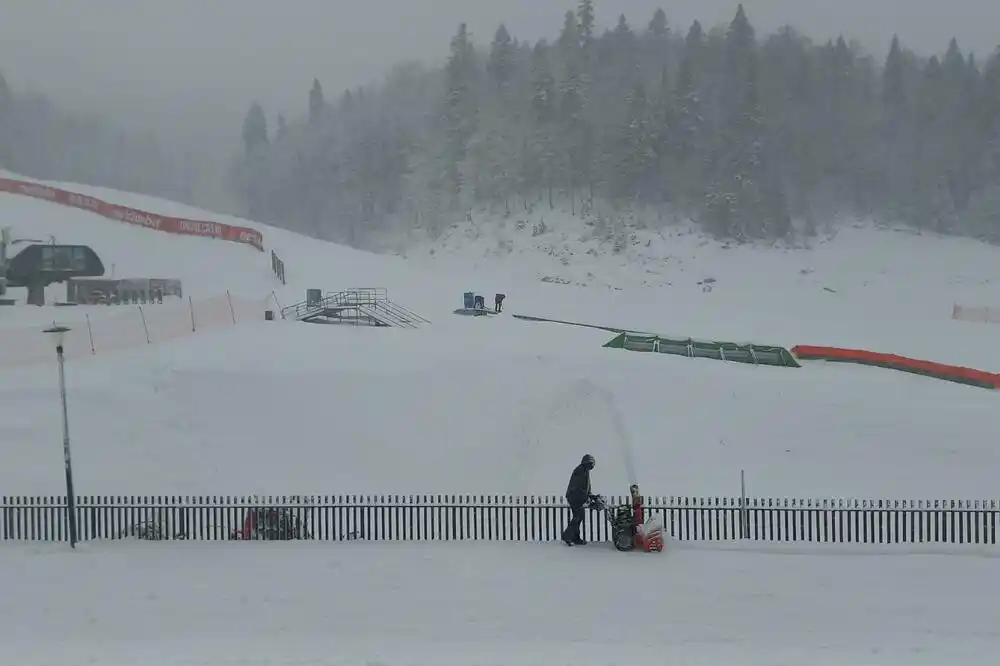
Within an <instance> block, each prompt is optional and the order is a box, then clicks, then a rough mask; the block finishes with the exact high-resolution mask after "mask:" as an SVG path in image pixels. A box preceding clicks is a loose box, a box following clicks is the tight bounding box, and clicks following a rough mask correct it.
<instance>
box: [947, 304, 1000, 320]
mask: <svg viewBox="0 0 1000 666" xmlns="http://www.w3.org/2000/svg"><path fill="white" fill-rule="evenodd" d="M951 318H952V319H954V320H956V321H971V322H976V323H979V324H1000V308H998V307H989V306H985V305H980V306H971V305H959V304H958V303H955V304H954V305H952V306H951Z"/></svg>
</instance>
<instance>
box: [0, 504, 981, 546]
mask: <svg viewBox="0 0 1000 666" xmlns="http://www.w3.org/2000/svg"><path fill="white" fill-rule="evenodd" d="M609 500H610V501H611V502H613V503H625V502H626V501H627V500H626V499H625V498H609ZM646 503H647V506H646V515H647V517H650V516H659V517H660V518H661V519H662V520H663V525H664V529H665V531H666V534H667V535H668V538H670V539H674V540H679V541H734V542H735V541H752V542H783V543H788V542H799V543H817V544H824V543H825V544H830V543H853V544H978V545H996V544H997V532H998V531H1000V502H998V501H996V500H972V501H965V500H854V499H785V498H780V499H774V498H749V499H747V500H746V502H741V500H740V498H727V497H722V498H719V497H711V498H706V497H647V498H646ZM76 507H77V508H76V514H77V523H78V533H79V535H80V538H81V539H84V540H86V539H118V538H124V537H127V536H135V535H137V534H140V533H142V534H157V535H159V536H158V538H164V539H173V538H187V539H198V540H223V539H229V538H232V535H233V532H234V530H239V529H240V527H241V525H242V524H243V521H244V520H245V518H246V515H247V512H248V511H250V510H251V509H253V508H255V507H256V508H260V507H268V508H276V507H277V508H281V510H282V511H285V512H289V513H290V514H294V515H295V516H297V517H298V518H299V519H301V520H302V521H303V522H304V524H305V525H306V526H307V528H308V533H309V538H314V539H320V540H334V541H336V540H341V539H345V538H362V539H371V540H377V541H386V540H389V541H395V540H401V541H414V540H415V541H426V540H466V539H472V540H490V541H535V542H538V541H554V540H556V539H559V538H560V534H561V532H562V530H563V528H564V527H565V525H566V521H567V520H568V517H569V510H568V507H566V505H565V502H564V500H562V498H559V497H554V496H537V495H535V496H501V495H378V496H371V495H369V496H360V495H321V496H319V495H317V496H269V497H256V496H254V497H236V496H142V497H134V496H133V497H123V496H81V497H79V498H77V503H76ZM67 518H68V513H67V508H66V501H65V497H56V496H49V497H0V540H22V541H61V540H64V539H66V538H67V531H68V530H67ZM584 538H586V539H588V540H590V541H606V540H608V539H609V538H610V533H609V529H608V525H607V523H606V521H605V520H604V519H603V516H602V515H601V514H598V513H593V514H590V516H589V517H588V518H587V519H586V521H585V523H584Z"/></svg>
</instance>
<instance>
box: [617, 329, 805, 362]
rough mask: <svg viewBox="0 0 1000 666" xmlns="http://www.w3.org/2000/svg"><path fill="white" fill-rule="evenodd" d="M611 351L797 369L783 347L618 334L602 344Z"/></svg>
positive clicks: (792, 358)
mask: <svg viewBox="0 0 1000 666" xmlns="http://www.w3.org/2000/svg"><path fill="white" fill-rule="evenodd" d="M604 346H605V347H608V348H611V349H626V350H628V351H639V352H658V353H660V354H671V355H674V356H687V357H689V358H711V359H715V360H719V361H732V362H733V363H748V364H753V365H769V366H776V367H784V368H799V367H802V366H800V365H799V362H798V360H797V359H796V358H795V355H794V354H792V353H791V352H790V351H788V350H787V349H785V348H784V347H777V346H772V345H756V344H752V343H747V344H739V343H736V342H718V341H713V340H695V339H693V338H664V337H660V336H658V335H636V334H629V333H619V334H618V335H616V336H615V337H614V338H612V339H611V340H609V341H608V342H606V343H605V344H604Z"/></svg>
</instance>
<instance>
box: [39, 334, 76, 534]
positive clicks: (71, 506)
mask: <svg viewBox="0 0 1000 666" xmlns="http://www.w3.org/2000/svg"><path fill="white" fill-rule="evenodd" d="M69 330H70V329H69V327H68V326H56V325H55V323H53V326H52V328H47V329H45V331H44V332H45V333H49V334H51V335H52V336H53V337H55V341H56V358H57V359H58V361H59V399H60V401H61V402H62V430H63V459H64V460H65V463H66V510H67V512H68V514H69V521H68V522H69V545H70V548H76V498H75V495H74V494H73V463H72V460H71V458H70V455H69V413H68V411H67V409H66V371H65V369H64V357H63V343H64V342H65V340H66V333H68V332H69Z"/></svg>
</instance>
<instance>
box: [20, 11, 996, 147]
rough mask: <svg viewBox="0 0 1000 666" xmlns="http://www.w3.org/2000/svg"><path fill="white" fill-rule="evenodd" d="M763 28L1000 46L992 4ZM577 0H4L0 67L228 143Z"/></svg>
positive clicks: (712, 20) (784, 14)
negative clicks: (262, 117)
mask: <svg viewBox="0 0 1000 666" xmlns="http://www.w3.org/2000/svg"><path fill="white" fill-rule="evenodd" d="M743 4H744V7H745V8H746V10H747V13H748V14H749V16H750V19H751V21H752V22H753V24H754V26H755V27H756V28H757V29H758V32H759V33H760V34H763V33H767V32H771V31H773V30H774V29H775V28H777V27H779V26H780V25H782V24H786V23H788V24H792V25H794V26H796V27H797V28H799V29H800V30H802V31H803V32H805V33H806V34H807V35H809V36H811V37H814V38H816V39H826V38H828V37H836V36H837V35H838V34H840V33H843V34H844V35H845V36H846V37H856V38H858V39H859V40H861V42H862V43H863V44H864V46H865V47H866V48H867V49H869V50H870V51H871V52H873V53H875V54H876V55H877V56H878V57H879V58H880V59H881V58H882V57H884V54H885V52H886V49H887V46H888V42H889V39H890V37H891V36H892V34H893V33H897V34H898V35H899V36H900V38H901V39H902V40H903V41H904V43H905V44H906V45H908V46H910V47H911V48H913V49H915V50H917V51H918V52H920V53H923V54H929V53H932V52H943V51H944V49H945V47H946V46H947V42H948V39H949V38H950V37H952V36H956V37H957V38H958V40H959V44H960V45H961V46H962V48H963V50H966V51H967V50H969V49H972V50H974V51H976V52H977V54H978V55H979V56H980V60H982V59H983V58H984V57H985V56H986V55H987V54H988V53H990V52H991V51H992V50H993V49H994V48H995V47H996V46H997V44H998V43H1000V32H998V30H997V27H998V26H1000V1H998V0H948V1H947V2H945V1H942V0H934V1H931V0H743ZM575 5H576V0H350V1H346V0H86V2H84V1H82V0H4V2H3V12H2V18H0V71H3V72H4V74H5V76H6V77H7V79H8V81H9V82H10V83H11V85H12V86H15V87H16V88H18V89H21V90H26V89H33V90H37V91H40V92H45V93H48V94H50V95H51V96H52V97H54V98H55V99H57V100H58V101H60V102H62V103H64V104H66V105H67V106H70V107H74V108H77V109H86V110H95V111H100V112H102V113H112V114H113V115H114V116H115V119H116V120H117V121H119V122H125V123H127V124H128V125H129V126H132V127H149V128H157V129H159V130H160V131H161V132H167V133H172V132H179V134H177V135H176V136H181V135H182V134H186V135H188V136H199V137H206V138H207V137H211V138H213V139H215V140H217V141H224V142H234V141H236V140H237V139H238V134H239V125H240V124H241V122H242V119H243V115H244V114H245V112H246V109H247V107H248V106H249V104H250V102H251V101H253V100H257V101H259V102H261V103H262V104H263V105H264V107H265V110H266V111H267V113H268V116H269V119H271V120H272V121H273V119H274V116H275V115H276V114H277V113H278V112H283V113H284V114H285V115H286V116H288V117H289V118H291V117H295V116H301V115H303V114H304V113H305V111H306V99H307V92H308V89H309V86H310V83H311V81H312V77H313V76H317V77H319V78H320V80H321V81H322V82H323V85H324V88H325V89H326V91H327V94H328V96H330V97H334V96H336V95H337V94H339V92H340V90H342V89H343V88H345V87H349V86H356V85H359V84H363V83H369V82H372V81H375V80H377V79H378V78H380V77H381V75H382V74H383V73H384V72H385V70H386V69H387V68H388V67H389V66H390V65H391V64H393V63H394V62H396V61H399V60H403V59H420V60H429V61H436V60H439V59H441V58H443V57H444V56H445V54H446V53H447V48H448V41H449V39H450V37H451V36H452V34H453V33H454V31H455V28H456V26H457V25H458V23H459V22H462V21H465V22H467V23H468V24H469V29H470V30H471V32H472V33H473V35H474V38H475V39H476V41H477V42H479V43H484V44H485V43H488V42H489V41H490V39H491V38H492V36H493V32H494V30H495V29H496V26H497V24H498V23H500V22H501V21H503V22H505V23H506V24H507V26H508V28H509V29H510V31H511V33H512V34H513V35H514V36H515V37H518V38H522V39H531V40H535V39H538V38H540V37H554V36H555V35H556V34H558V30H559V28H560V26H561V24H562V15H563V13H564V12H565V11H566V10H567V9H571V8H574V7H575ZM596 5H597V11H598V22H599V23H600V24H601V25H602V26H609V27H610V26H613V24H614V22H615V20H616V19H617V16H618V14H619V13H622V12H624V13H625V15H626V17H627V18H628V19H629V20H630V23H631V25H632V26H633V27H636V28H638V27H643V26H645V24H646V23H647V22H648V20H649V18H650V17H651V16H652V13H653V10H654V9H655V8H656V7H657V6H662V7H663V8H664V10H665V11H666V13H667V17H668V20H669V21H670V24H671V26H672V27H673V28H674V29H679V30H681V31H684V30H686V29H687V27H688V26H689V25H690V23H691V21H692V20H694V19H695V18H697V19H699V20H700V21H701V22H702V23H703V25H705V27H706V28H708V27H710V26H712V25H715V24H718V23H721V22H725V21H728V20H729V19H731V18H732V15H733V13H734V11H735V8H736V5H737V0H672V1H670V2H668V1H667V0H596Z"/></svg>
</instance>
